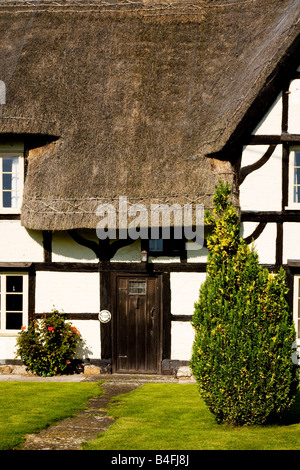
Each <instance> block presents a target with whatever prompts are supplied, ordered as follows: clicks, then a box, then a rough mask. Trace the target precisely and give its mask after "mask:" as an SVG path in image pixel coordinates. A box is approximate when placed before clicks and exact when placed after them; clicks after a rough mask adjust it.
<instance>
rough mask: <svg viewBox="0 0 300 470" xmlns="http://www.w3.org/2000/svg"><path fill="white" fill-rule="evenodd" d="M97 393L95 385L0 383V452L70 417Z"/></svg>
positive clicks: (99, 390)
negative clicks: (31, 434)
mask: <svg viewBox="0 0 300 470" xmlns="http://www.w3.org/2000/svg"><path fill="white" fill-rule="evenodd" d="M101 393H102V391H101V389H100V387H99V384H97V383H57V382H52V383H50V382H49V383H48V382H47V383H36V382H35V383H34V382H0V450H9V449H13V448H15V447H17V446H18V445H20V444H21V443H22V442H23V441H24V435H25V434H29V433H34V432H38V431H40V430H41V429H44V428H46V427H47V426H49V425H50V424H53V423H54V422H55V421H59V420H62V419H64V418H68V417H70V416H73V415H74V414H76V412H78V411H80V410H82V409H84V408H85V407H86V404H87V400H88V399H89V398H92V397H95V396H99V395H100V394H101Z"/></svg>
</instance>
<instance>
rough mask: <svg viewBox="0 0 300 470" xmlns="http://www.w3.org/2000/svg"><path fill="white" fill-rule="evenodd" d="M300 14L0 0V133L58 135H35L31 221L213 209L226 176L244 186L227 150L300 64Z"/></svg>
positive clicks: (62, 223) (57, 226) (231, 5)
mask: <svg viewBox="0 0 300 470" xmlns="http://www.w3.org/2000/svg"><path fill="white" fill-rule="evenodd" d="M299 13H300V4H299V0H282V1H280V2H279V1H278V0H206V1H202V0H195V1H193V2H189V1H186V2H184V1H181V2H178V1H170V2H168V3H166V2H163V1H161V2H160V1H155V0H151V1H147V0H144V1H130V2H129V1H125V0H123V1H115V0H106V1H99V0H98V1H97V0H96V1H95V0H91V1H83V0H77V1H71V0H66V1H61V2H60V1H55V2H54V1H50V0H48V1H38V2H37V1H31V0H28V1H2V2H0V33H1V43H0V80H2V81H3V82H4V83H5V85H6V104H4V105H1V106H0V111H1V117H0V126H1V133H3V134H6V133H7V134H19V135H26V139H27V140H28V139H29V141H30V135H32V136H36V135H41V136H44V138H45V140H46V141H47V136H49V143H48V144H47V145H43V146H41V147H37V148H32V147H34V144H32V142H31V144H30V151H29V154H28V168H27V176H26V182H25V188H24V201H23V207H22V223H23V224H24V225H25V226H26V227H28V228H32V229H37V230H64V229H73V228H81V227H87V228H94V227H95V226H96V224H97V221H98V217H97V216H96V214H95V210H96V208H97V207H98V205H99V204H101V203H111V204H114V205H116V204H117V203H118V198H119V196H126V197H127V198H128V201H129V202H130V203H137V202H140V203H143V204H145V205H146V206H147V207H149V206H150V204H151V203H157V202H159V203H168V204H173V203H178V204H181V205H183V204H185V203H189V202H194V203H203V204H204V205H205V207H209V206H210V205H211V196H212V193H213V191H214V187H215V184H216V183H217V181H218V180H219V178H223V179H226V180H228V181H230V183H231V184H232V185H233V189H234V190H235V191H236V175H235V169H234V164H233V157H234V156H233V157H232V159H231V158H230V155H228V154H227V149H228V148H230V149H234V148H236V146H238V145H239V144H240V141H239V139H240V138H241V135H242V134H243V132H244V131H245V121H246V118H247V116H248V115H249V117H250V118H251V119H250V120H249V119H248V123H250V127H251V125H253V126H254V125H255V124H256V123H257V122H256V121H255V119H256V117H255V116H254V117H253V106H254V104H255V103H256V102H257V100H258V99H259V98H260V97H262V96H264V95H263V93H264V91H266V90H267V89H268V87H269V88H270V89H271V90H272V91H273V92H275V91H276V86H275V85H276V77H277V76H279V75H280V74H282V71H283V68H284V66H285V67H290V68H292V67H294V65H295V61H294V59H293V60H292V56H293V54H294V52H295V50H294V49H295V47H296V42H297V40H298V37H299ZM262 104H265V103H262ZM262 108H263V106H262ZM249 110H250V111H251V110H252V111H251V112H250V111H249ZM249 113H250V114H249ZM257 119H258V117H257ZM248 130H249V129H248ZM250 130H251V129H250ZM229 144H230V145H229ZM224 149H226V154H225V151H224V154H222V150H224ZM220 152H221V153H220ZM213 154H216V155H213ZM208 155H209V156H208ZM235 202H237V193H236V192H235Z"/></svg>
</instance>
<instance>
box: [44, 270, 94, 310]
mask: <svg viewBox="0 0 300 470" xmlns="http://www.w3.org/2000/svg"><path fill="white" fill-rule="evenodd" d="M99 303H100V294H99V274H98V273H74V272H68V273H67V272H55V271H50V272H46V271H38V272H37V273H36V312H37V313H43V312H50V311H51V310H52V309H53V308H56V309H57V310H59V311H64V312H65V313H98V312H99V308H100V306H99Z"/></svg>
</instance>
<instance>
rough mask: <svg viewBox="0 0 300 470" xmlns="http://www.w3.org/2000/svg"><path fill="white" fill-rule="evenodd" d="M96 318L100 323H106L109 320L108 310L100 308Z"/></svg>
mask: <svg viewBox="0 0 300 470" xmlns="http://www.w3.org/2000/svg"><path fill="white" fill-rule="evenodd" d="M98 318H99V320H100V321H101V323H108V322H109V321H110V320H111V313H110V312H109V311H108V310H101V312H100V313H99V315H98Z"/></svg>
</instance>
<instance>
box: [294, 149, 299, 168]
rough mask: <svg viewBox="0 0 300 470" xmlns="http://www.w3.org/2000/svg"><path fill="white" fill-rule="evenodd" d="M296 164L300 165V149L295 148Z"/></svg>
mask: <svg viewBox="0 0 300 470" xmlns="http://www.w3.org/2000/svg"><path fill="white" fill-rule="evenodd" d="M294 165H295V166H300V150H295V162H294Z"/></svg>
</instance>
